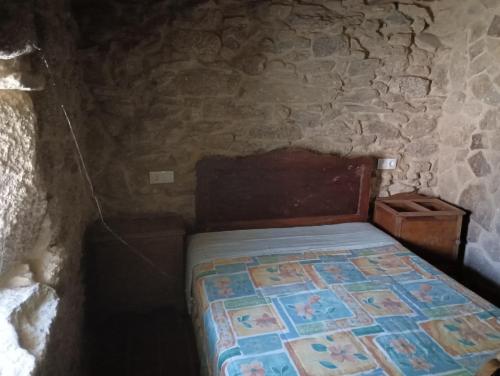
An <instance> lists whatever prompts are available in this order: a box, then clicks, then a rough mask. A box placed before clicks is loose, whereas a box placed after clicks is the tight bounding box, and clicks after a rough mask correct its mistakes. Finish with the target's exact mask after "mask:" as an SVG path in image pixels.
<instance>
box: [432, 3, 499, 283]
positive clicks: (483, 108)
mask: <svg viewBox="0 0 500 376" xmlns="http://www.w3.org/2000/svg"><path fill="white" fill-rule="evenodd" d="M437 4H439V6H438V7H437V9H436V12H435V19H436V20H437V22H436V23H435V24H434V25H433V26H431V30H433V32H434V33H435V34H436V35H438V36H439V37H440V38H441V40H442V41H443V44H445V46H446V51H445V55H444V58H445V60H444V61H445V62H446V65H445V66H444V74H445V75H446V78H447V81H448V85H447V91H446V93H445V94H446V100H445V102H444V104H443V116H442V117H441V118H440V119H439V123H438V132H439V143H440V154H439V172H438V182H439V183H438V190H437V192H438V193H439V195H440V196H441V197H442V198H443V199H445V200H447V201H449V202H451V203H454V204H458V205H459V206H461V207H463V208H465V209H467V210H469V211H470V212H471V216H470V223H469V224H468V236H467V246H466V251H465V260H464V261H465V265H467V266H469V267H470V268H472V269H474V270H476V271H478V272H480V273H481V274H482V275H483V276H484V277H487V278H488V279H490V280H492V281H493V282H496V283H497V284H498V285H500V273H499V270H500V66H499V64H498V61H499V60H500V3H499V2H498V1H495V0H493V1H492V0H481V1H472V0H469V1H461V2H454V1H443V2H441V3H437ZM440 19H442V20H443V21H442V22H438V21H439V20H440ZM447 19H453V20H454V22H445V20H447ZM457 25H460V27H459V28H458V27H457Z"/></svg>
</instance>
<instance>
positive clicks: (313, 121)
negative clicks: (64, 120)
mask: <svg viewBox="0 0 500 376" xmlns="http://www.w3.org/2000/svg"><path fill="white" fill-rule="evenodd" d="M368 3H374V4H371V5H370V4H368V5H366V4H365V3H364V1H361V0H359V1H355V0H350V1H336V0H335V1H334V0H324V1H314V2H310V3H309V4H305V3H304V2H300V1H279V2H273V1H231V0H224V1H218V2H213V1H211V2H203V3H202V4H201V5H198V6H195V7H192V8H184V9H178V10H176V11H172V9H171V8H170V7H168V6H167V5H168V3H165V2H156V3H152V4H148V5H147V6H144V7H141V6H140V5H137V4H136V3H128V2H127V3H126V4H127V5H126V6H125V5H124V3H123V2H118V1H117V2H116V3H113V2H106V4H107V5H106V6H104V5H103V3H99V4H98V7H99V8H92V7H90V8H88V7H87V8H83V9H80V10H79V11H78V12H77V17H78V19H79V21H80V25H81V28H82V36H84V40H83V41H82V45H83V46H84V48H82V51H81V56H82V60H83V61H84V62H85V67H86V69H85V80H86V82H87V84H88V85H89V86H90V89H91V92H92V94H93V96H94V98H95V100H96V103H95V104H94V105H93V106H92V107H89V108H88V110H87V113H89V114H90V117H89V125H90V126H91V128H92V131H91V132H92V135H91V136H90V137H89V141H90V142H91V143H92V147H94V146H97V147H99V150H100V153H96V154H95V159H94V161H93V162H94V163H93V168H92V170H93V174H94V175H93V177H94V179H95V181H96V184H97V190H98V193H99V195H100V196H101V197H102V198H103V202H104V204H105V209H106V210H105V211H106V212H107V213H108V214H112V213H120V212H130V211H137V212H151V211H176V212H180V213H181V214H183V215H184V216H185V217H186V218H188V219H192V218H193V215H194V214H193V206H194V200H193V198H194V196H193V193H194V188H195V176H194V168H195V163H196V161H198V160H199V159H200V158H202V157H204V156H206V155H213V154H224V155H245V154H251V153H255V152H259V151H265V150H270V149H275V148H279V147H284V146H302V147H306V148H311V149H315V150H319V151H322V152H333V153H340V154H342V155H360V154H362V155H366V154H368V155H373V156H387V157H397V158H399V164H398V168H397V169H396V170H395V171H393V172H388V173H385V174H383V175H382V176H381V179H379V180H380V182H381V184H380V185H379V186H377V187H376V188H377V192H376V193H379V194H382V195H387V194H389V193H391V194H393V193H397V192H403V191H412V190H419V191H422V192H430V191H432V190H433V189H434V188H435V187H436V184H437V181H436V168H437V163H436V162H437V159H438V149H439V147H438V143H437V141H438V138H439V137H438V132H437V119H438V118H439V117H440V115H441V106H442V102H443V99H444V98H443V94H444V92H445V89H446V87H445V82H444V81H443V70H442V69H440V66H439V65H438V62H439V61H440V59H442V58H443V54H442V46H441V44H440V43H439V40H437V38H436V37H435V36H433V35H432V34H429V33H427V32H426V27H427V26H428V25H429V24H432V22H433V15H432V13H431V12H430V11H429V10H428V8H427V7H426V6H425V5H426V4H428V2H426V1H421V2H420V1H416V2H415V3H416V4H417V5H414V4H413V5H412V4H403V2H385V1H384V2H372V1H369V2H368ZM132 4H135V5H132ZM96 6H97V5H96ZM105 11H106V12H107V13H106V14H107V17H106V19H105V21H103V22H102V23H98V22H97V20H96V19H95V17H94V18H93V17H92V14H96V13H103V12H105ZM434 67H436V69H434ZM158 169H161V170H174V171H175V174H176V176H175V177H176V181H175V183H174V184H171V185H149V184H148V171H151V170H153V171H154V170H158Z"/></svg>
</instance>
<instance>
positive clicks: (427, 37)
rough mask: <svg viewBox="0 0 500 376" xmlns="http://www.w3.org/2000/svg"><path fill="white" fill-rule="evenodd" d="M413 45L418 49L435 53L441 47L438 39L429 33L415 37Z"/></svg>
mask: <svg viewBox="0 0 500 376" xmlns="http://www.w3.org/2000/svg"><path fill="white" fill-rule="evenodd" d="M415 43H416V45H417V46H418V47H420V48H422V49H424V50H427V51H431V52H434V51H436V50H437V49H438V48H439V47H441V46H442V44H441V41H440V40H439V38H438V37H437V36H435V35H434V34H431V33H421V34H419V35H417V37H416V38H415Z"/></svg>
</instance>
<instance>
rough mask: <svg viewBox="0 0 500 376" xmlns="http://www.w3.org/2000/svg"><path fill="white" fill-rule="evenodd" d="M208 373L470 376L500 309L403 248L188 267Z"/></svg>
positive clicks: (494, 337) (499, 331) (484, 354)
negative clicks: (437, 375)
mask: <svg viewBox="0 0 500 376" xmlns="http://www.w3.org/2000/svg"><path fill="white" fill-rule="evenodd" d="M193 296H194V306H193V322H194V324H195V330H196V331H197V338H198V340H199V347H200V348H201V349H202V352H203V355H202V357H203V361H204V362H205V363H206V366H207V370H208V373H209V374H211V375H219V374H221V375H231V376H236V375H241V376H263V375H276V376H278V375H279V376H291V375H314V376H321V375H350V374H357V375H366V376H368V375H371V376H375V375H429V374H432V375H434V374H443V375H450V376H451V375H453V376H458V375H473V374H474V373H475V371H476V370H477V369H478V368H479V367H480V365H481V364H482V363H483V362H484V361H486V360H487V359H489V358H491V357H493V355H494V354H495V353H497V352H499V351H500V310H499V309H498V308H496V307H495V306H493V305H492V304H490V303H488V302H486V301H485V300H483V299H481V298H480V297H478V296H477V295H476V294H474V293H472V292H471V291H469V290H467V289H466V288H464V287H463V286H461V285H460V284H458V283H457V282H455V281H454V280H453V279H451V278H449V277H447V276H446V275H444V274H443V273H441V272H440V271H438V270H437V269H435V268H434V267H432V266H431V265H429V264H428V263H426V262H425V261H423V260H422V259H420V258H419V257H418V256H416V255H415V254H413V253H411V252H409V251H408V250H406V249H405V248H403V247H402V246H401V245H399V244H396V245H389V246H384V247H376V248H366V249H343V250H335V251H328V250H321V249H318V250H315V251H307V252H301V253H294V254H276V255H273V254H269V255H261V256H252V257H244V256H243V257H242V256H240V257H230V256H228V257H227V258H219V259H216V260H212V261H209V262H203V263H200V264H198V265H196V266H195V267H194V269H193Z"/></svg>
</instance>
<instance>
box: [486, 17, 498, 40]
mask: <svg viewBox="0 0 500 376" xmlns="http://www.w3.org/2000/svg"><path fill="white" fill-rule="evenodd" d="M488 36H490V37H494V38H500V16H498V15H495V17H493V20H492V21H491V24H490V27H489V28H488Z"/></svg>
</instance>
